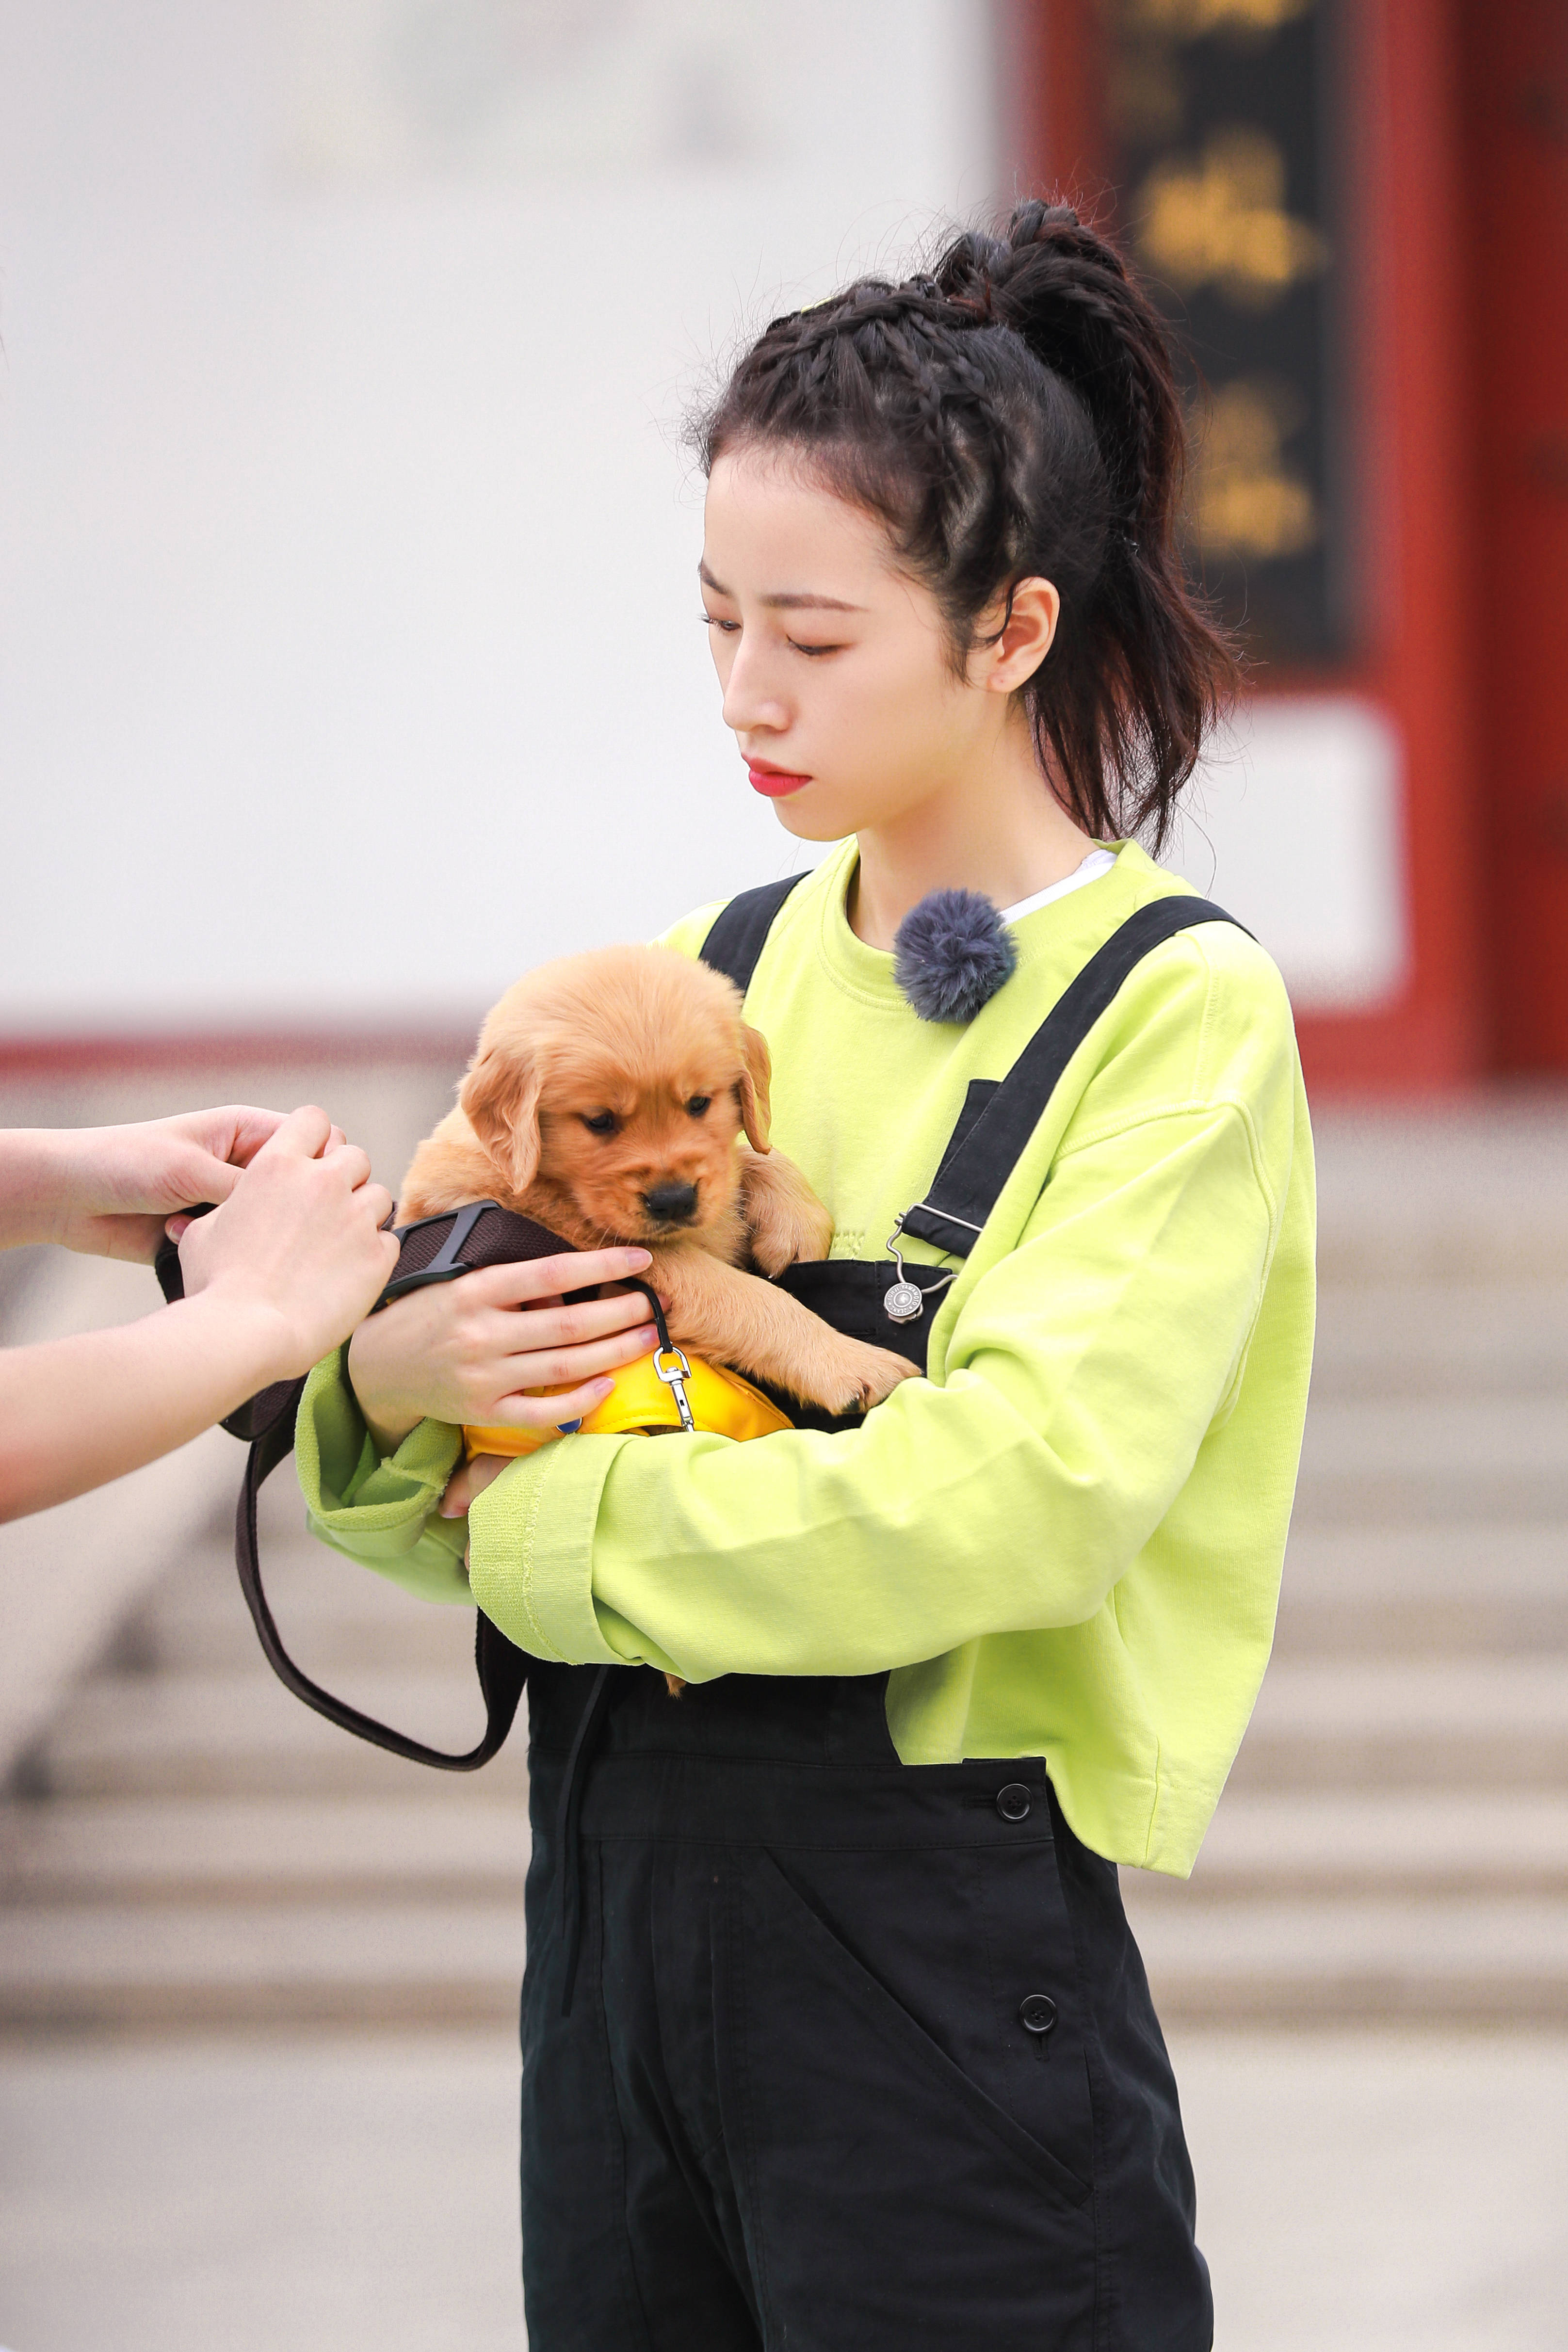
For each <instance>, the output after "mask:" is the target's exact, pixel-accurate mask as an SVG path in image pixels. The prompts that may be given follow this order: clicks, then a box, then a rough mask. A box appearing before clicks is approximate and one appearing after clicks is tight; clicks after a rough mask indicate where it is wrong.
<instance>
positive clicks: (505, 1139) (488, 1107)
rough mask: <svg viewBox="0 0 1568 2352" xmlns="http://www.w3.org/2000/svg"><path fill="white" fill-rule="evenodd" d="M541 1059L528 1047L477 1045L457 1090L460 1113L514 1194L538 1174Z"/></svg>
mask: <svg viewBox="0 0 1568 2352" xmlns="http://www.w3.org/2000/svg"><path fill="white" fill-rule="evenodd" d="M540 1085H541V1078H540V1070H539V1060H538V1056H537V1055H536V1053H535V1052H534V1050H533V1049H532V1048H531V1046H528V1045H521V1044H518V1043H511V1044H509V1045H506V1046H505V1047H502V1046H500V1045H486V1046H481V1047H480V1049H479V1052H478V1053H477V1054H476V1055H475V1056H474V1058H473V1061H472V1063H471V1064H470V1065H469V1068H468V1076H467V1077H466V1078H465V1079H464V1080H463V1083H462V1085H461V1087H459V1088H458V1109H459V1110H461V1111H462V1112H463V1114H464V1115H465V1117H466V1118H467V1119H468V1125H469V1126H470V1127H471V1128H472V1129H473V1130H474V1133H475V1134H476V1135H477V1136H478V1137H479V1141H480V1142H481V1143H482V1144H483V1145H484V1147H485V1150H487V1151H488V1152H489V1156H490V1158H491V1159H492V1160H494V1161H495V1164H496V1166H497V1168H498V1169H500V1172H501V1174H502V1175H503V1176H504V1177H505V1179H506V1181H507V1185H508V1188H509V1189H510V1191H511V1192H527V1190H528V1188H529V1186H530V1185H531V1183H532V1181H533V1179H534V1177H535V1175H536V1173H537V1172H538V1169H539V1092H540Z"/></svg>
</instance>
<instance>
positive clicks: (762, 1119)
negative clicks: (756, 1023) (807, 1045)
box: [741, 1021, 773, 1151]
mask: <svg viewBox="0 0 1568 2352" xmlns="http://www.w3.org/2000/svg"><path fill="white" fill-rule="evenodd" d="M741 1051H742V1055H744V1057H745V1067H744V1069H743V1070H742V1074H741V1125H742V1127H743V1128H744V1129H745V1130H746V1141H747V1142H748V1143H749V1144H750V1145H751V1147H752V1150H753V1151H765V1150H767V1148H768V1121H769V1119H770V1118H771V1117H772V1109H771V1106H770V1104H769V1101H768V1088H769V1086H770V1085H771V1084H772V1081H773V1056H772V1055H771V1054H770V1053H769V1052H768V1041H767V1039H766V1038H765V1037H764V1036H763V1033H762V1031H761V1030H760V1029H752V1028H749V1027H748V1026H747V1024H746V1023H745V1022H744V1021H742V1024H741Z"/></svg>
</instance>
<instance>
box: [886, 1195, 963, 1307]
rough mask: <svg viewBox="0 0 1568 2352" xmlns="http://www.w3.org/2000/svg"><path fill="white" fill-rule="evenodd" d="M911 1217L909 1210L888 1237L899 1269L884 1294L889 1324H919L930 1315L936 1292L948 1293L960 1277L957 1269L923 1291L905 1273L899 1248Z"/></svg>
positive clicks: (893, 1258) (927, 1285)
mask: <svg viewBox="0 0 1568 2352" xmlns="http://www.w3.org/2000/svg"><path fill="white" fill-rule="evenodd" d="M908 1215H909V1211H908V1210H907V1209H905V1210H904V1211H903V1212H902V1213H901V1214H900V1218H899V1221H898V1223H896V1224H895V1225H894V1227H893V1230H892V1232H891V1233H890V1234H889V1235H888V1249H889V1254H890V1255H891V1257H892V1261H893V1265H894V1267H895V1269H896V1275H895V1279H894V1280H893V1281H892V1282H890V1283H889V1286H888V1287H887V1289H886V1290H885V1291H884V1292H883V1293H882V1312H883V1314H884V1315H885V1316H886V1317H887V1318H888V1320H889V1323H913V1322H916V1321H918V1319H919V1318H920V1317H921V1316H922V1315H923V1314H924V1313H925V1311H926V1300H927V1299H928V1298H929V1297H931V1296H932V1295H933V1294H934V1293H935V1292H937V1291H939V1290H945V1289H946V1288H947V1286H948V1284H949V1283H950V1282H952V1280H953V1279H954V1276H955V1275H956V1273H957V1268H956V1267H954V1268H952V1270H950V1271H949V1272H948V1273H946V1274H944V1275H942V1276H939V1277H938V1279H937V1280H936V1281H935V1282H928V1283H927V1284H926V1285H925V1287H924V1288H923V1289H922V1288H921V1285H920V1284H919V1283H918V1282H911V1281H910V1277H909V1276H908V1275H907V1274H906V1273H905V1272H904V1259H903V1252H902V1251H901V1250H900V1247H899V1235H900V1234H901V1233H902V1232H903V1230H904V1218H905V1217H907V1216H908Z"/></svg>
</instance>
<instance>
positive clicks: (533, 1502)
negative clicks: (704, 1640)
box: [468, 1434, 638, 1666]
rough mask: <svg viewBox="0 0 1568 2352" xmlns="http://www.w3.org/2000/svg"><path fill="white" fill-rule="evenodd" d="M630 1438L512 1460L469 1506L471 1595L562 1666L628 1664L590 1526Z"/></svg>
mask: <svg viewBox="0 0 1568 2352" xmlns="http://www.w3.org/2000/svg"><path fill="white" fill-rule="evenodd" d="M637 1442H638V1441H637V1440H636V1439H634V1438H633V1437H631V1436H629V1435H628V1436H624V1437H584V1436H583V1435H580V1434H579V1435H577V1436H574V1437H564V1438H561V1439H559V1440H556V1441H552V1443H551V1444H548V1445H542V1446H541V1447H540V1449H539V1451H538V1453H537V1454H524V1455H522V1456H521V1458H520V1459H519V1460H518V1461H516V1462H512V1463H510V1464H509V1465H508V1466H507V1467H506V1469H504V1470H503V1471H502V1472H501V1474H500V1477H499V1478H497V1479H495V1480H494V1481H493V1483H492V1484H491V1485H490V1486H487V1487H486V1489H485V1491H484V1493H483V1494H482V1495H480V1496H478V1498H477V1499H476V1500H475V1502H474V1503H473V1504H472V1505H471V1506H470V1507H469V1511H468V1582H469V1585H470V1587H471V1589H472V1591H473V1596H474V1599H475V1600H476V1601H478V1602H479V1607H480V1608H481V1609H482V1610H483V1611H484V1612H485V1615H486V1616H487V1617H489V1619H490V1620H491V1622H493V1623H494V1624H496V1625H499V1626H500V1630H501V1632H502V1633H504V1634H505V1635H506V1636H507V1639H508V1640H509V1641H510V1642H515V1643H516V1644H517V1646H518V1648H519V1649H520V1650H526V1651H528V1652H529V1654H530V1655H531V1656H532V1657H536V1658H548V1659H550V1660H551V1661H552V1662H553V1663H555V1664H562V1665H572V1666H586V1665H595V1666H597V1665H606V1666H618V1665H624V1664H625V1663H626V1661H625V1659H624V1658H623V1657H622V1656H621V1654H620V1653H619V1651H617V1650H613V1649H612V1648H611V1647H610V1645H609V1643H607V1642H606V1641H605V1637H604V1634H603V1633H602V1632H601V1631H600V1627H599V1619H598V1612H597V1611H596V1610H595V1606H594V1529H595V1526H596V1524H597V1522H598V1517H599V1502H600V1497H601V1496H602V1494H603V1492H604V1486H605V1479H606V1478H607V1477H608V1476H609V1475H610V1467H611V1465H612V1464H613V1463H614V1461H615V1458H616V1454H618V1453H619V1452H620V1450H621V1447H622V1446H623V1445H629V1444H635V1443H637Z"/></svg>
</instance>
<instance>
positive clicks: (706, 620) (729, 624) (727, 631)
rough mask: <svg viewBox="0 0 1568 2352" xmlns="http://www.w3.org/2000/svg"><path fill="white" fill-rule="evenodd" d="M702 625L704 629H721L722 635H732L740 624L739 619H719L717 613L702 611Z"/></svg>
mask: <svg viewBox="0 0 1568 2352" xmlns="http://www.w3.org/2000/svg"><path fill="white" fill-rule="evenodd" d="M702 625H703V627H704V628H705V629H722V630H723V632H724V635H726V636H727V637H729V636H733V635H734V634H735V631H736V630H737V629H738V628H739V627H740V625H741V624H740V623H739V621H721V619H720V617H719V615H718V614H717V613H704V614H703V615H702Z"/></svg>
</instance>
